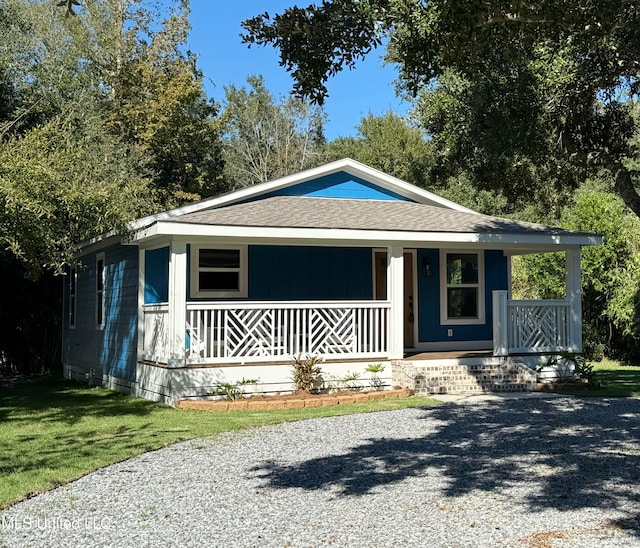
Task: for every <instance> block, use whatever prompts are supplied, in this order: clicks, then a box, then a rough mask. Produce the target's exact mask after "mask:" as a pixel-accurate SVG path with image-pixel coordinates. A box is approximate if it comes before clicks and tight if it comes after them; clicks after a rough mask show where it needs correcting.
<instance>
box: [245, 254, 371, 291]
mask: <svg viewBox="0 0 640 548" xmlns="http://www.w3.org/2000/svg"><path fill="white" fill-rule="evenodd" d="M372 295H373V281H372V275H371V249H370V248H347V247H286V246H249V299H255V300H296V299H298V300H307V299H309V300H319V299H328V300H331V299H354V300H355V299H371V298H372Z"/></svg>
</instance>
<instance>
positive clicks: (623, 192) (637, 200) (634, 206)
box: [615, 167, 640, 217]
mask: <svg viewBox="0 0 640 548" xmlns="http://www.w3.org/2000/svg"><path fill="white" fill-rule="evenodd" d="M615 189H616V192H617V193H618V194H619V195H620V197H621V198H622V199H623V200H624V203H625V204H627V206H628V207H629V209H631V211H633V212H634V213H635V214H636V215H637V216H638V217H640V195H639V194H638V191H637V190H636V187H635V186H634V185H633V181H632V180H631V173H629V170H628V169H627V168H625V167H619V168H618V171H617V172H616V179H615Z"/></svg>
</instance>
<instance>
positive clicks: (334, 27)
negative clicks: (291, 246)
mask: <svg viewBox="0 0 640 548" xmlns="http://www.w3.org/2000/svg"><path fill="white" fill-rule="evenodd" d="M639 17H640V15H639V12H638V6H637V2H635V1H633V0H603V1H600V2H593V1H592V0H567V1H565V2H563V3H562V4H561V5H559V4H558V3H557V2H556V1H555V0H536V1H533V2H525V3H522V2H521V3H513V2H503V1H501V0H487V1H485V2H450V1H449V0H433V1H429V2H407V1H406V0H369V1H366V2H353V1H351V0H330V1H326V2H322V3H321V4H320V5H315V4H313V5H310V6H309V7H307V8H299V7H292V8H288V9H286V10H284V11H283V12H282V13H281V14H277V15H275V16H273V17H271V16H270V15H269V14H266V13H265V14H262V15H259V16H257V17H254V18H253V19H249V20H247V21H245V22H244V23H243V26H244V28H245V30H246V31H247V32H246V34H245V35H244V37H243V39H244V41H245V42H247V43H249V44H259V45H266V44H270V45H273V46H274V47H276V48H278V49H279V50H280V63H281V65H282V66H284V67H285V68H286V69H287V70H289V71H290V72H291V73H292V75H293V77H294V79H295V84H294V89H295V91H296V92H297V93H299V94H300V95H302V96H308V97H311V98H312V99H314V100H316V101H319V102H321V101H322V100H323V99H324V97H325V96H326V94H327V89H326V86H325V82H326V81H327V79H328V78H329V77H330V76H333V75H334V74H336V73H337V72H339V71H340V70H342V69H343V68H344V67H349V68H351V67H352V66H353V65H354V64H355V63H356V62H357V60H359V59H361V58H362V57H364V56H365V55H367V54H368V53H370V52H371V51H372V50H373V49H374V48H375V47H376V46H378V45H380V44H381V43H382V41H383V39H384V38H386V39H388V42H387V57H386V59H387V61H389V62H391V63H394V64H396V66H397V68H398V70H399V73H400V77H399V87H400V89H401V91H404V92H406V93H408V94H410V95H412V96H417V95H419V94H422V105H421V107H420V110H421V113H420V115H419V116H418V118H419V119H420V120H423V122H424V124H425V127H426V128H427V129H428V130H429V131H430V132H431V133H432V136H433V138H434V143H435V147H436V150H437V153H438V158H439V166H437V167H438V168H439V169H440V170H441V174H440V175H439V178H440V179H443V178H446V177H451V176H457V175H459V174H460V173H467V174H468V176H469V177H470V178H471V179H472V181H473V183H474V184H475V185H479V188H480V189H483V190H488V189H493V190H501V191H502V192H503V194H504V195H505V196H506V197H507V198H508V199H509V202H510V203H512V204H513V205H514V207H519V205H518V204H517V202H518V200H519V199H521V198H522V197H524V196H526V197H527V198H529V199H530V198H531V195H532V194H533V195H534V196H535V199H536V201H539V202H540V203H541V204H542V207H543V208H548V207H552V208H558V207H561V206H562V205H563V203H564V202H565V199H566V195H560V198H561V199H560V201H559V203H557V202H555V201H554V196H556V195H557V194H558V191H559V190H560V189H562V188H564V187H569V189H572V188H575V187H577V186H578V185H579V184H580V183H581V182H583V181H584V180H585V179H586V178H587V177H588V176H589V175H590V174H591V175H592V174H593V173H595V170H597V169H599V168H602V167H605V168H607V169H609V170H610V171H611V173H612V174H613V177H614V179H615V189H616V192H617V193H618V194H619V195H620V196H621V197H622V198H623V199H624V201H625V203H626V204H627V205H628V206H629V207H630V208H631V210H632V211H634V213H636V215H639V216H640V195H638V193H637V191H636V189H635V186H634V177H633V174H632V173H631V172H630V171H629V168H628V167H627V165H628V164H627V159H628V157H630V156H633V155H634V154H636V145H637V143H635V142H634V140H633V139H632V137H633V136H634V132H635V128H636V126H635V123H634V117H633V102H634V101H635V100H636V99H637V97H638V91H639V84H638V82H640V78H639V76H640V74H639V70H638V63H637V52H638V50H639V49H640V33H638V32H637V28H638V20H639Z"/></svg>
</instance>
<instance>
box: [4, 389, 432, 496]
mask: <svg viewBox="0 0 640 548" xmlns="http://www.w3.org/2000/svg"><path fill="white" fill-rule="evenodd" d="M437 403H438V402H437V401H436V400H433V399H429V398H422V397H415V396H414V397H411V398H400V399H393V400H391V399H389V400H381V401H376V402H367V403H363V404H354V405H338V406H335V407H316V408H305V409H283V410H277V411H235V412H226V413H211V412H204V411H190V410H177V409H173V408H172V407H169V406H166V405H163V404H158V403H153V402H150V401H147V400H143V399H139V398H133V397H130V396H125V395H122V394H118V393H115V392H112V391H110V390H107V389H104V388H88V387H85V386H83V385H80V384H77V383H74V382H70V381H64V380H62V379H60V378H57V377H49V378H45V379H41V380H38V381H36V382H24V383H20V384H17V385H15V386H13V387H9V388H1V389H0V477H2V481H1V482H0V508H4V507H6V506H8V505H10V504H12V503H14V502H17V501H19V500H22V499H24V498H27V497H29V496H32V495H35V494H38V493H41V492H43V491H47V490H49V489H52V488H54V487H56V486H58V485H61V484H64V483H67V482H69V481H72V480H74V479H77V478H79V477H81V476H83V475H85V474H87V473H89V472H91V471H93V470H96V469H98V468H101V467H104V466H108V465H109V464H113V463H115V462H119V461H122V460H125V459H128V458H131V457H134V456H136V455H140V454H141V453H144V452H146V451H152V450H154V449H159V448H161V447H165V446H167V445H169V444H171V443H175V442H177V441H182V440H186V439H191V438H197V437H204V436H211V435H215V434H218V433H220V432H227V431H232V430H240V429H243V428H252V427H255V426H260V425H265V424H275V423H280V422H285V421H296V420H301V419H308V418H315V417H329V416H335V415H346V414H351V413H366V412H372V411H386V410H391V409H400V408H405V407H420V406H425V405H434V404H437Z"/></svg>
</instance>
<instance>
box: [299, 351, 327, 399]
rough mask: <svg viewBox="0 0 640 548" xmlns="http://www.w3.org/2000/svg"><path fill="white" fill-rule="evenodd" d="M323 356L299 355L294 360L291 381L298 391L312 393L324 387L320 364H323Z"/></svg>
mask: <svg viewBox="0 0 640 548" xmlns="http://www.w3.org/2000/svg"><path fill="white" fill-rule="evenodd" d="M322 361H323V359H322V357H321V356H312V355H310V354H307V355H306V356H303V355H302V354H298V355H297V356H295V357H294V359H293V365H292V368H293V373H292V375H291V379H292V380H293V383H294V384H295V387H296V390H300V391H301V392H311V391H312V390H315V389H318V388H320V387H321V386H322V370H321V368H320V366H319V365H318V364H320V363H322Z"/></svg>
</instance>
